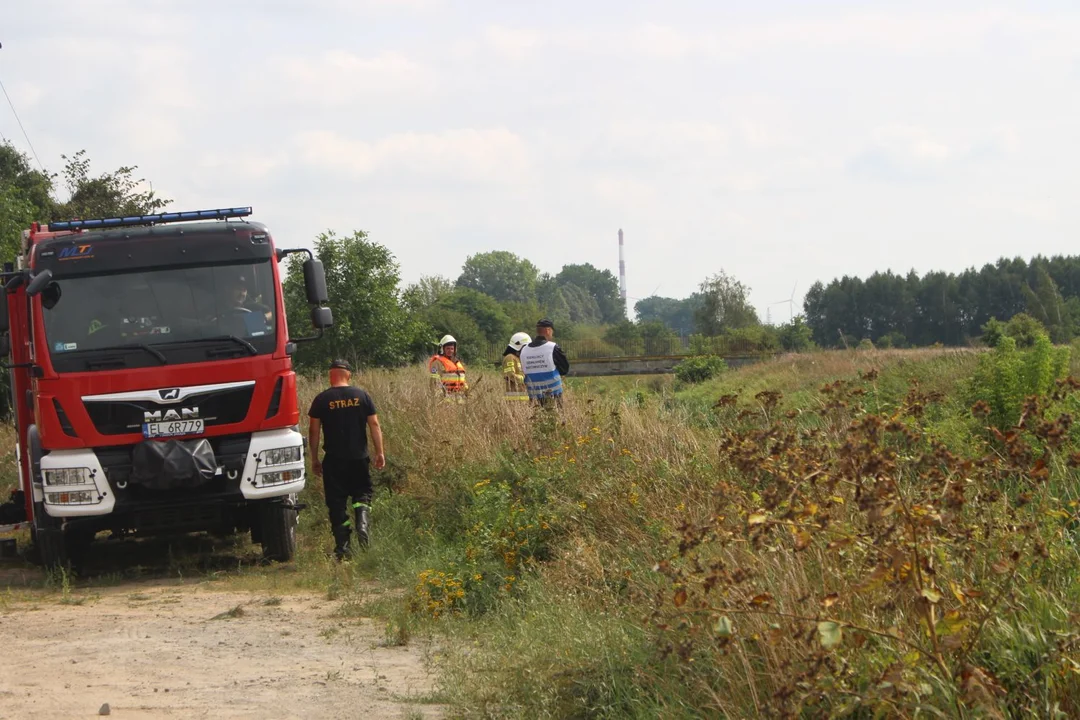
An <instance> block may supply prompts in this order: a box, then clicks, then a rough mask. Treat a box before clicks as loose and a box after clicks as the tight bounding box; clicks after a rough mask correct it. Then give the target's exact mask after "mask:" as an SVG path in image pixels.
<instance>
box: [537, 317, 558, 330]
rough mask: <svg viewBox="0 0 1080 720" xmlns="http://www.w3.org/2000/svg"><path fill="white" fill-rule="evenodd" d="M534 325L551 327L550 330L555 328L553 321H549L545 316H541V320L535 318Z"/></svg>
mask: <svg viewBox="0 0 1080 720" xmlns="http://www.w3.org/2000/svg"><path fill="white" fill-rule="evenodd" d="M536 327H538V328H551V329H552V330H554V329H555V323H553V322H551V321H550V320H548V319H547V318H543V319H542V320H537V321H536Z"/></svg>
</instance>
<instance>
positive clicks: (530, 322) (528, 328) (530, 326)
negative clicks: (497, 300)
mask: <svg viewBox="0 0 1080 720" xmlns="http://www.w3.org/2000/svg"><path fill="white" fill-rule="evenodd" d="M502 309H503V312H504V313H506V317H507V318H509V319H510V328H511V334H513V333H515V332H526V333H528V334H529V336H530V337H531V336H533V335H535V334H536V321H537V320H539V319H540V318H543V317H548V316H550V315H551V313H550V312H548V311H547V310H545V309H543V308H541V307H540V306H539V305H538V304H536V303H535V302H531V303H503V304H502ZM552 319H555V318H552ZM562 330H563V328H562V326H561V325H560V326H559V334H560V336H561V335H562V334H563V333H562ZM507 339H508V340H509V338H507Z"/></svg>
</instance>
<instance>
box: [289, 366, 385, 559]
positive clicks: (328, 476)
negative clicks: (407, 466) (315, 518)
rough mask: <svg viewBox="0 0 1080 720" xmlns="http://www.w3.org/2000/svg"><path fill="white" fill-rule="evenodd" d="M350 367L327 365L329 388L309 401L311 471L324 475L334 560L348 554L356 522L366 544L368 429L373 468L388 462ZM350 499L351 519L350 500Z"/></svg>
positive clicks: (368, 401)
mask: <svg viewBox="0 0 1080 720" xmlns="http://www.w3.org/2000/svg"><path fill="white" fill-rule="evenodd" d="M351 379H352V368H351V367H350V366H349V363H347V362H345V361H344V360H335V361H334V362H332V363H330V387H329V389H327V390H323V391H322V392H321V393H319V394H318V395H317V396H316V397H315V399H314V400H312V401H311V409H310V410H308V417H309V418H310V425H309V431H308V441H309V442H310V445H311V470H312V472H314V473H315V474H316V475H319V476H322V478H323V490H324V495H325V497H326V508H327V510H328V511H329V512H330V528H331V530H332V531H333V533H334V555H335V556H337V559H338V560H343V559H345V558H347V557H348V556H349V539H350V536H351V534H352V533H351V529H352V527H351V526H353V524H354V522H355V527H356V539H357V541H358V542H359V543H360V546H361V547H366V546H367V544H368V525H369V521H370V512H371V495H372V487H371V467H370V466H371V455H370V453H369V452H368V438H367V436H368V431H370V432H371V442H372V445H374V446H375V447H374V449H375V460H374V464H375V469H376V470H381V469H382V468H383V467H384V466H385V465H386V457H385V455H383V437H382V429H381V428H380V427H379V416H378V415H377V414H376V413H375V403H374V402H373V401H372V399H371V396H370V395H368V394H367V392H365V391H364V390H361V389H360V388H358V387H353V386H352V385H350V380H351ZM320 435H321V436H322V437H323V449H324V450H325V456H324V457H323V458H322V460H321V461H320V459H319V438H320ZM350 497H351V498H352V500H353V506H352V507H353V515H354V517H353V518H352V519H350V518H349V510H348V501H349V498H350Z"/></svg>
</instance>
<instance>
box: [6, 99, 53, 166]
mask: <svg viewBox="0 0 1080 720" xmlns="http://www.w3.org/2000/svg"><path fill="white" fill-rule="evenodd" d="M0 90H3V91H4V97H6V98H7V101H8V105H9V106H11V114H12V115H14V116H15V122H17V123H19V129H20V130H22V134H23V137H24V138H26V144H27V145H29V146H30V152H32V153H33V154H34V159H35V160H37V164H38V167H39V168H41V172H45V166H44V165H42V164H41V158H39V157H38V154H37V150H35V149H34V143H32V142H30V136H29V135H27V134H26V128H24V127H23V124H22V120H20V119H19V113H18V112H17V111H16V110H15V103H13V102H11V96H10V95H8V91H7V88H6V87H4V81H3V80H0ZM6 139H7V138H5V140H6Z"/></svg>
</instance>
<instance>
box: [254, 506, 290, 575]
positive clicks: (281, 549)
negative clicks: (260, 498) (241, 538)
mask: <svg viewBox="0 0 1080 720" xmlns="http://www.w3.org/2000/svg"><path fill="white" fill-rule="evenodd" d="M260 511H261V513H260V515H261V518H260V519H261V522H260V523H259V524H260V525H261V528H260V530H261V531H262V532H261V533H260V536H261V537H260V541H261V544H262V548H263V557H264V558H266V559H267V560H274V561H276V562H289V561H290V560H292V559H293V556H294V555H296V508H294V507H293V506H292V503H291V502H289V503H282V502H270V503H266V504H264V505H263V506H262V507H261V508H260Z"/></svg>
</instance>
